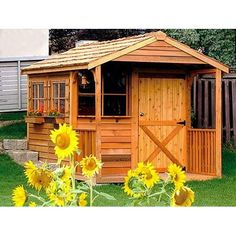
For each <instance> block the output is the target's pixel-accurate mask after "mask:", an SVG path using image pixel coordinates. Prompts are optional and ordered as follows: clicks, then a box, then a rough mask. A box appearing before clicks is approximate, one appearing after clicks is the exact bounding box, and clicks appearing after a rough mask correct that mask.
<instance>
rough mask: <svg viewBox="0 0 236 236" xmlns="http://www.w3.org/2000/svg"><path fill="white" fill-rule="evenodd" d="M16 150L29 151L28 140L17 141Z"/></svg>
mask: <svg viewBox="0 0 236 236" xmlns="http://www.w3.org/2000/svg"><path fill="white" fill-rule="evenodd" d="M16 149H17V150H26V149H27V140H26V139H18V140H16Z"/></svg>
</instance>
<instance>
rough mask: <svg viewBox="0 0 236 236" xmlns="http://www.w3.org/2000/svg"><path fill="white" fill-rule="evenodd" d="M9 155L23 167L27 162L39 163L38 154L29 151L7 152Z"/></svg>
mask: <svg viewBox="0 0 236 236" xmlns="http://www.w3.org/2000/svg"><path fill="white" fill-rule="evenodd" d="M6 152H7V154H8V155H9V156H10V157H11V158H12V159H13V160H14V161H15V162H17V163H18V164H20V165H23V164H24V163H25V162H26V161H30V160H31V161H32V162H34V163H37V162H38V153H37V152H33V151H28V150H7V151H6Z"/></svg>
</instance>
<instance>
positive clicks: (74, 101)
mask: <svg viewBox="0 0 236 236" xmlns="http://www.w3.org/2000/svg"><path fill="white" fill-rule="evenodd" d="M69 83H70V113H69V116H70V117H69V122H70V125H71V126H72V127H73V128H76V125H77V116H78V88H77V79H76V72H70V82H69ZM66 103H67V102H66ZM66 110H67V105H66Z"/></svg>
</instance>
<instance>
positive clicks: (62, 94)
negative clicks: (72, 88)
mask: <svg viewBox="0 0 236 236" xmlns="http://www.w3.org/2000/svg"><path fill="white" fill-rule="evenodd" d="M60 97H61V98H64V97H65V83H61V84H60Z"/></svg>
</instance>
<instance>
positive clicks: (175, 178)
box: [174, 174, 179, 182]
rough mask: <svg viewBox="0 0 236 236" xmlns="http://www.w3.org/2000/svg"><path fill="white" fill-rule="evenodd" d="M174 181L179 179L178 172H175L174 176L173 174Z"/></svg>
mask: <svg viewBox="0 0 236 236" xmlns="http://www.w3.org/2000/svg"><path fill="white" fill-rule="evenodd" d="M174 181H176V182H178V181H179V175H178V174H175V176H174Z"/></svg>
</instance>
